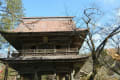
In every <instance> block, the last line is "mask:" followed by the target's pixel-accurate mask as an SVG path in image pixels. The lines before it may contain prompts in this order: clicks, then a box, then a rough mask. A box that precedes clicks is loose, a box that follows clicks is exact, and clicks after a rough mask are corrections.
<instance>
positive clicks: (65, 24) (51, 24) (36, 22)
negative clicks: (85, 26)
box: [13, 16, 80, 32]
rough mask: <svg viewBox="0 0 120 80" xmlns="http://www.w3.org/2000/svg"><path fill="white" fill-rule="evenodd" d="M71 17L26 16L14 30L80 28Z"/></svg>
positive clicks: (56, 30)
mask: <svg viewBox="0 0 120 80" xmlns="http://www.w3.org/2000/svg"><path fill="white" fill-rule="evenodd" d="M72 18H73V17H72V16H70V17H24V18H22V21H23V22H22V23H21V24H20V25H19V26H18V27H17V28H16V29H14V30H13V32H58V31H73V30H80V29H78V28H76V25H75V23H74V21H73V20H72Z"/></svg>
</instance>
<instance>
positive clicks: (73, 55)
mask: <svg viewBox="0 0 120 80" xmlns="http://www.w3.org/2000/svg"><path fill="white" fill-rule="evenodd" d="M73 18H74V17H73V16H65V17H24V18H22V19H21V20H22V21H21V23H20V24H19V26H18V27H17V28H16V29H14V30H9V31H0V33H1V34H2V36H3V37H4V38H5V39H6V40H7V41H8V42H9V43H10V44H11V45H12V46H13V47H14V48H15V49H16V51H13V52H12V53H11V54H10V57H9V58H3V59H2V61H3V62H6V63H7V64H8V65H9V67H11V68H13V69H15V70H16V71H17V72H18V73H19V75H20V79H21V80H48V78H46V75H54V80H72V79H73V75H72V73H73V72H74V71H76V70H77V69H78V68H80V66H82V65H83V64H84V62H85V61H86V59H88V56H80V55H79V50H80V48H81V46H82V44H83V42H84V39H85V38H86V35H87V33H88V29H80V28H77V27H76V24H75V22H74V21H73ZM78 65H79V66H78Z"/></svg>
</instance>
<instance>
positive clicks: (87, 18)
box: [82, 8, 120, 80]
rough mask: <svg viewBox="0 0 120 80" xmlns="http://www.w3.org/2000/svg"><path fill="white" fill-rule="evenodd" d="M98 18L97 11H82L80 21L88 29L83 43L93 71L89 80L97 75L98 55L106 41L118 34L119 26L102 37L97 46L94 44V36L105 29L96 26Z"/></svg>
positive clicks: (91, 9)
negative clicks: (88, 52)
mask: <svg viewBox="0 0 120 80" xmlns="http://www.w3.org/2000/svg"><path fill="white" fill-rule="evenodd" d="M98 16H100V11H99V9H97V8H87V9H85V10H84V17H82V20H83V21H84V23H85V25H86V27H87V28H88V29H89V32H88V36H87V38H86V40H85V41H86V43H87V45H88V48H89V50H90V52H91V55H92V61H93V70H92V74H91V75H90V77H89V80H94V78H95V75H96V74H97V68H98V67H99V66H98V64H100V61H99V60H98V58H99V57H100V54H101V53H102V51H103V49H104V47H105V45H106V43H107V41H108V39H110V38H111V37H113V36H114V35H116V34H118V33H119V32H120V26H118V27H116V28H115V29H112V31H111V32H110V33H108V34H107V35H106V36H104V38H102V39H101V40H100V41H99V44H96V41H95V36H97V35H99V36H101V35H100V34H99V32H100V31H103V30H104V29H105V27H102V26H98V25H97V24H96V23H97V20H99V18H100V17H98ZM97 18H98V19H97ZM97 41H98V40H97Z"/></svg>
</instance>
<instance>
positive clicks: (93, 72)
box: [88, 53, 98, 80]
mask: <svg viewBox="0 0 120 80" xmlns="http://www.w3.org/2000/svg"><path fill="white" fill-rule="evenodd" d="M92 60H93V65H92V66H93V69H92V74H91V75H90V77H89V79H88V80H94V78H95V75H96V74H97V64H98V61H97V59H96V56H95V54H94V53H92Z"/></svg>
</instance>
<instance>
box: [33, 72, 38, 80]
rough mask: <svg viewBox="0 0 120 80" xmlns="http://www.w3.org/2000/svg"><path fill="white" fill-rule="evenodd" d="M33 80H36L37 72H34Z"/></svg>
mask: <svg viewBox="0 0 120 80" xmlns="http://www.w3.org/2000/svg"><path fill="white" fill-rule="evenodd" d="M34 80H38V75H37V72H35V74H34Z"/></svg>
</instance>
